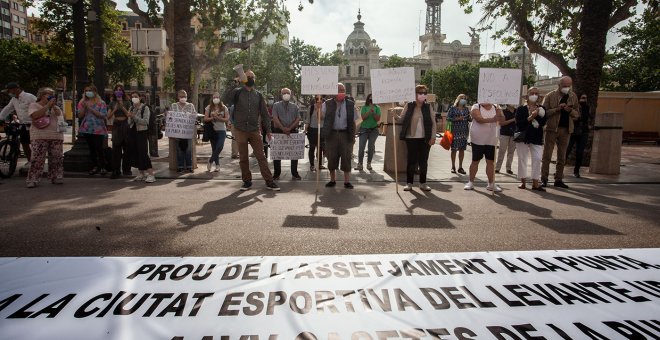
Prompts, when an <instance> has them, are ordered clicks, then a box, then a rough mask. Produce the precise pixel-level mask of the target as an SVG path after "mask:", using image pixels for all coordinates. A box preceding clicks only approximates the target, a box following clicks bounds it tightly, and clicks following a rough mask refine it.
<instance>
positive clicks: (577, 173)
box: [573, 172, 581, 178]
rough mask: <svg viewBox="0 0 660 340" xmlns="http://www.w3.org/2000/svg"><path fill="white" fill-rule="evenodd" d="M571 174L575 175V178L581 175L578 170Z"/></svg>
mask: <svg viewBox="0 0 660 340" xmlns="http://www.w3.org/2000/svg"><path fill="white" fill-rule="evenodd" d="M573 176H575V178H580V177H581V176H580V173H579V172H574V173H573Z"/></svg>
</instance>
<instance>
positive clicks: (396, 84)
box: [371, 67, 415, 104]
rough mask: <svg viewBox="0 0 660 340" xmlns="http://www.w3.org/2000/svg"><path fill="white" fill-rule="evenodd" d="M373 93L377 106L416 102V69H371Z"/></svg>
mask: <svg viewBox="0 0 660 340" xmlns="http://www.w3.org/2000/svg"><path fill="white" fill-rule="evenodd" d="M371 93H372V99H373V101H374V103H376V104H382V103H397V102H400V101H407V102H410V101H414V100H415V69H414V68H412V67H398V68H385V69H371Z"/></svg>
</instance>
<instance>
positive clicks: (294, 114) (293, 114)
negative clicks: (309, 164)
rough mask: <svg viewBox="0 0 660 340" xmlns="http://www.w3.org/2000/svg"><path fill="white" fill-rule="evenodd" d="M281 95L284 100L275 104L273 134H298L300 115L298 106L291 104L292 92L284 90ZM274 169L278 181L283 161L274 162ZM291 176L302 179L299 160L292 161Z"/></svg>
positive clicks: (275, 178)
mask: <svg viewBox="0 0 660 340" xmlns="http://www.w3.org/2000/svg"><path fill="white" fill-rule="evenodd" d="M280 94H281V95H282V100H281V101H279V102H277V103H275V104H273V124H274V125H275V126H274V130H273V132H274V133H283V134H285V135H287V136H288V135H290V134H292V133H298V122H299V121H300V115H299V114H298V106H297V105H295V104H292V103H291V102H290V100H291V90H289V89H288V88H283V89H282V90H281V91H280ZM303 157H304V156H303ZM273 167H274V168H275V174H274V175H273V179H274V180H278V179H280V173H281V172H282V161H281V160H279V159H276V160H274V161H273ZM291 176H292V177H293V179H296V180H300V179H301V177H300V175H299V174H298V160H297V159H292V160H291Z"/></svg>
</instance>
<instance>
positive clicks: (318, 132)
mask: <svg viewBox="0 0 660 340" xmlns="http://www.w3.org/2000/svg"><path fill="white" fill-rule="evenodd" d="M314 105H316V103H315V104H314ZM320 175H321V108H320V107H319V108H318V109H317V110H316V192H317V193H318V192H319V178H320Z"/></svg>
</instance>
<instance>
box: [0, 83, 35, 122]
mask: <svg viewBox="0 0 660 340" xmlns="http://www.w3.org/2000/svg"><path fill="white" fill-rule="evenodd" d="M36 101H37V97H35V96H34V95H33V94H31V93H27V92H25V91H21V93H20V94H19V95H18V97H17V98H12V99H11V100H10V101H9V104H7V106H5V107H4V108H3V109H2V112H0V120H5V119H6V118H7V116H8V115H9V114H10V113H11V112H12V111H16V115H17V116H18V120H20V121H21V123H32V117H30V112H29V111H28V107H30V104H32V103H34V102H36Z"/></svg>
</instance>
